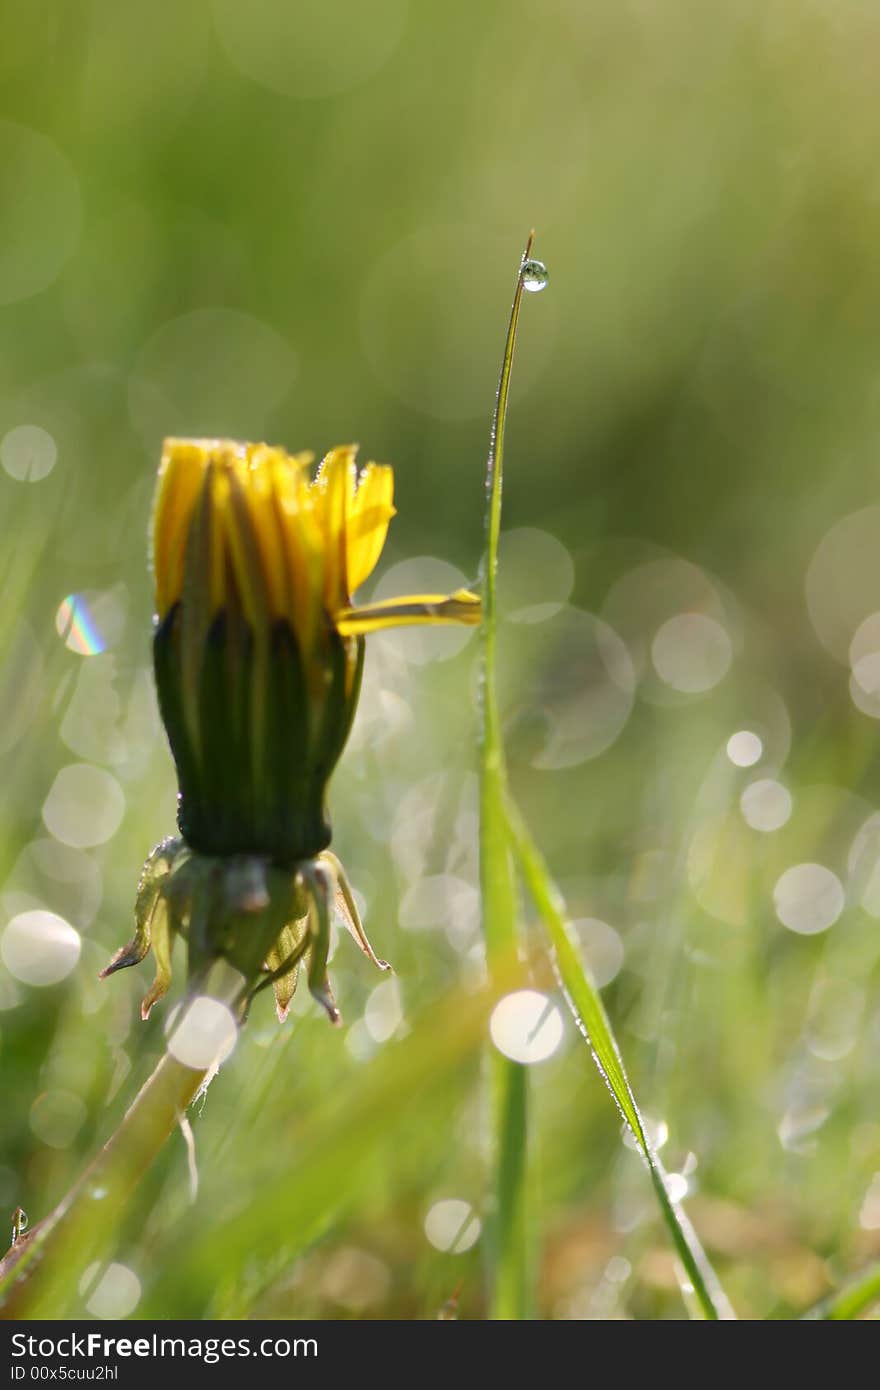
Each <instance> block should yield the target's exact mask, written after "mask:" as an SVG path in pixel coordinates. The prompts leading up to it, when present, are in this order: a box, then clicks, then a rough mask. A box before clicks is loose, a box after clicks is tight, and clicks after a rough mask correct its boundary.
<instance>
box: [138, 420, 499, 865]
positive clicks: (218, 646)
mask: <svg viewBox="0 0 880 1390" xmlns="http://www.w3.org/2000/svg"><path fill="white" fill-rule="evenodd" d="M355 453H356V450H355V448H354V446H345V447H342V448H337V449H333V450H332V451H331V452H330V453H329V454H328V455H327V457H326V458H325V459H324V461H323V463H322V464H321V466H320V468H319V469H318V471H317V474H316V476H315V477H314V478H312V476H311V471H310V465H311V462H312V458H311V455H308V454H296V455H290V454H287V453H285V451H284V450H283V449H279V448H274V447H270V446H268V445H266V444H242V443H235V442H233V441H231V440H184V439H170V440H167V441H166V443H165V448H164V450H163V455H162V463H161V467H160V471H159V484H158V492H157V496H156V505H155V512H154V519H153V566H154V573H155V581H156V614H157V627H156V635H155V645H154V655H155V665H156V680H157V686H158V692H159V703H160V708H161V710H162V716H163V719H164V721H165V726H166V729H167V731H168V736H169V741H170V743H171V748H172V752H173V753H174V757H175V761H176V764H177V770H178V776H179V782H180V808H179V821H180V829H181V833H182V835H183V837H184V839H185V840H186V841H187V843H188V844H189V845H190V846H191V848H193V849H195V850H197V851H198V852H200V853H203V854H208V855H232V854H260V855H266V856H268V857H270V858H271V859H272V860H273V861H275V862H278V863H284V864H289V863H293V862H296V861H298V860H302V859H307V858H310V857H311V856H313V855H314V854H316V853H317V852H319V851H320V850H322V849H324V848H326V846H327V844H328V843H329V839H330V829H329V825H328V823H327V820H326V815H325V811H324V800H325V791H326V786H327V781H328V779H329V777H330V774H331V772H332V771H333V768H334V766H335V764H336V762H337V760H338V758H339V755H340V754H341V752H342V749H343V746H344V744H345V741H346V738H347V737H348V732H349V729H350V728H351V722H352V719H353V717H354V712H355V707H356V704H357V696H358V690H359V687H360V677H361V670H362V663H363V645H364V644H363V635H364V634H365V633H368V632H370V631H373V630H374V629H377V628H381V627H388V626H392V625H396V624H400V623H413V622H417V623H424V622H464V623H477V622H479V620H480V602H479V599H478V598H477V597H476V596H475V595H474V594H471V593H469V592H467V591H460V592H459V593H457V594H453V595H449V596H446V595H436V594H428V595H417V596H415V597H411V598H403V599H399V600H393V601H391V602H385V603H379V604H375V605H372V606H369V607H365V608H356V607H353V606H352V596H353V594H354V593H355V591H356V590H357V589H358V588H359V586H360V585H361V584H362V583H363V582H364V581H365V580H366V579H367V578H368V577H369V575H370V574H371V573H372V571H373V569H374V568H375V566H376V563H377V561H378V559H379V556H380V554H381V552H382V547H383V545H384V543H385V536H386V534H387V531H388V525H389V522H390V521H391V518H392V517H393V515H394V507H393V504H392V497H393V489H394V480H393V473H392V470H391V468H389V467H387V466H385V465H379V464H374V463H370V464H367V466H366V467H365V468H364V469H363V470H362V471H361V473H360V475H358V471H357V468H356V464H355Z"/></svg>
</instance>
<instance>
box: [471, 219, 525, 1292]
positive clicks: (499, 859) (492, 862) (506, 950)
mask: <svg viewBox="0 0 880 1390" xmlns="http://www.w3.org/2000/svg"><path fill="white" fill-rule="evenodd" d="M533 236H534V233H531V234H530V235H529V238H528V241H527V243H526V247H525V250H524V252H523V255H522V259H521V262H520V266H519V270H518V272H517V277H516V287H515V290H514V296H513V305H512V307H511V311H510V321H509V324H508V328H507V337H506V339H505V343H504V354H503V357H502V362H501V374H500V376H499V379H498V391H497V394H496V397H495V411H494V415H493V417H492V431H491V435H490V438H489V456H488V462H487V468H486V548H485V552H484V555H483V561H482V566H481V577H482V584H483V624H482V629H481V639H482V650H481V670H480V679H481V716H482V728H481V748H480V753H481V756H480V890H481V901H482V911H483V930H484V932H485V936H486V948H487V952H488V957H489V970H490V973H491V975H492V978H493V981H495V982H497V979H498V971H499V964H500V963H501V962H502V961H504V962H507V961H509V960H510V959H511V958H513V957H514V955H515V953H516V944H517V927H516V919H517V897H516V882H515V878H514V873H513V865H512V862H511V856H510V846H509V844H508V842H507V830H506V824H505V813H504V799H505V789H506V779H505V770H504V749H503V745H502V739H501V720H500V716H499V712H498V693H497V685H496V673H495V665H496V626H497V609H498V604H497V574H498V541H499V537H500V535H501V490H502V482H503V463H504V430H505V425H506V421H507V400H508V394H509V390H510V372H511V367H512V366H513V353H514V347H515V345H516V327H517V321H518V319H519V310H520V304H521V303H522V295H523V281H522V274H523V267H524V266H525V263H526V260H527V259H528V255H529V252H530V250H531V247H532V239H533ZM490 1066H491V1071H492V1081H491V1087H492V1103H493V1112H494V1113H493V1131H494V1149H495V1199H496V1210H495V1218H494V1223H493V1232H492V1241H491V1245H492V1250H493V1259H492V1293H491V1310H492V1316H493V1317H495V1318H504V1319H509V1318H524V1317H527V1316H528V1309H529V1306H530V1297H529V1287H528V1286H529V1280H528V1236H527V1222H526V1215H525V1204H526V1177H527V1172H526V1159H527V1151H528V1095H527V1091H528V1078H527V1076H526V1074H525V1070H524V1068H522V1067H520V1066H519V1065H518V1064H517V1063H516V1062H511V1061H509V1060H508V1059H507V1058H506V1057H502V1056H501V1055H500V1054H498V1053H495V1052H494V1051H493V1054H492V1056H491V1058H490Z"/></svg>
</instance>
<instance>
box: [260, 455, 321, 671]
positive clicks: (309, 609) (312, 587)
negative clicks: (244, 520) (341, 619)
mask: <svg viewBox="0 0 880 1390" xmlns="http://www.w3.org/2000/svg"><path fill="white" fill-rule="evenodd" d="M311 461H312V459H311V455H309V454H300V455H297V456H296V457H295V458H293V459H289V460H287V461H283V460H281V459H276V460H275V461H274V464H273V470H272V471H273V477H274V497H275V506H276V509H277V512H278V517H279V523H280V527H281V533H282V542H283V550H284V558H285V563H286V566H287V573H288V579H289V583H290V608H289V610H288V617H289V620H290V624H291V627H292V628H293V630H294V631H295V632H296V634H297V638H298V640H299V643H300V646H301V647H302V648H303V649H304V650H308V649H309V648H310V646H311V644H312V641H313V640H314V635H315V631H316V629H317V625H318V622H319V620H320V614H321V612H322V609H323V602H324V593H323V566H324V532H323V528H322V526H321V524H320V522H319V520H318V516H317V509H316V505H315V496H314V493H313V491H312V487H311V485H310V484H309V482H308V480H307V477H306V470H307V468H308V466H309V465H310V464H311ZM289 463H296V464H297V467H296V468H291V467H289V466H287V465H288V464H289Z"/></svg>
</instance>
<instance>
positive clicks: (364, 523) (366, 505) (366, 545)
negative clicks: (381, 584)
mask: <svg viewBox="0 0 880 1390" xmlns="http://www.w3.org/2000/svg"><path fill="white" fill-rule="evenodd" d="M393 496H394V472H393V470H392V469H391V468H389V467H388V466H387V465H386V464H378V463H368V464H367V466H366V468H365V469H363V471H362V473H361V476H360V482H359V483H358V489H357V492H356V493H355V496H354V502H353V503H352V507H351V515H350V516H349V519H348V536H347V545H346V548H347V551H348V582H349V584H350V585H351V592H352V593H354V592H355V591H356V590H357V589H359V588H360V586H361V585H362V584H363V582H364V580H366V579H368V578H369V576H370V575H371V574H372V573H373V570H374V569H375V567H376V563H377V561H378V559H379V556H380V555H381V554H382V547H383V545H384V544H385V537H386V536H387V534H388V524H389V522H390V521H391V518H392V517H393V516H394V507H393V505H392V498H393Z"/></svg>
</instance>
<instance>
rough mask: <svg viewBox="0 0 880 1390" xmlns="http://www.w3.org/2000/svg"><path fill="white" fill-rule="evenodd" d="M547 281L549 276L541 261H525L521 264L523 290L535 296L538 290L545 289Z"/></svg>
mask: <svg viewBox="0 0 880 1390" xmlns="http://www.w3.org/2000/svg"><path fill="white" fill-rule="evenodd" d="M549 279H550V275H549V273H548V271H547V267H546V266H545V264H544V262H543V261H525V262H524V263H523V268H522V284H523V289H524V290H529V291H530V293H532V294H537V293H538V291H539V290H544V289H546V288H547V281H548V280H549Z"/></svg>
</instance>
